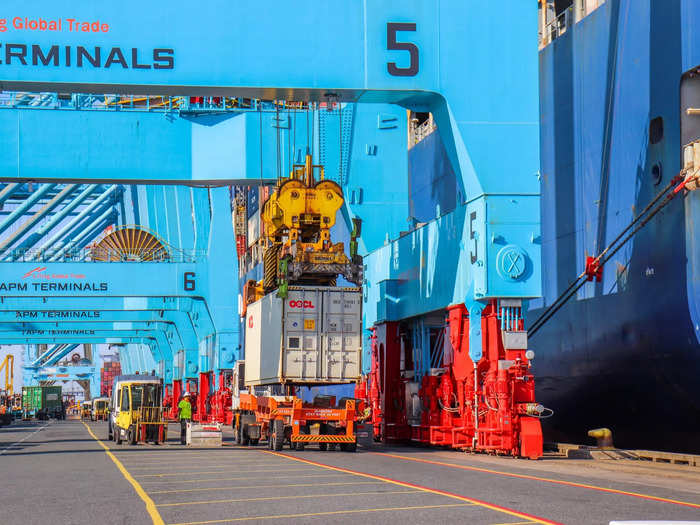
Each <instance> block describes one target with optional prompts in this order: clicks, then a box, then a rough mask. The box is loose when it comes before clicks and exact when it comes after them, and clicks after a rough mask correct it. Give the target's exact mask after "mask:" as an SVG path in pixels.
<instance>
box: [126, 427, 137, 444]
mask: <svg viewBox="0 0 700 525" xmlns="http://www.w3.org/2000/svg"><path fill="white" fill-rule="evenodd" d="M126 437H127V439H128V442H129V445H135V444H136V441H137V438H138V428H136V425H131V426H130V427H129V432H128V433H127V434H126Z"/></svg>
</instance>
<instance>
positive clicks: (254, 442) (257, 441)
mask: <svg viewBox="0 0 700 525" xmlns="http://www.w3.org/2000/svg"><path fill="white" fill-rule="evenodd" d="M259 442H260V439H259V438H256V439H251V440H250V446H251V447H254V446H256V445H257V444H258V443H259Z"/></svg>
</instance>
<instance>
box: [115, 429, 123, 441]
mask: <svg viewBox="0 0 700 525" xmlns="http://www.w3.org/2000/svg"><path fill="white" fill-rule="evenodd" d="M114 440H115V443H116V444H117V445H121V444H122V430H121V428H119V427H117V430H116V432H115V433H114Z"/></svg>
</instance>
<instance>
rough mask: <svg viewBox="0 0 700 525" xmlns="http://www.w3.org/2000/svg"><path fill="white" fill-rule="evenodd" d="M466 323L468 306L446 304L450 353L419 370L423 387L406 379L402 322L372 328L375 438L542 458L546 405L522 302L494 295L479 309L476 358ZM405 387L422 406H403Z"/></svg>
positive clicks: (411, 368)
mask: <svg viewBox="0 0 700 525" xmlns="http://www.w3.org/2000/svg"><path fill="white" fill-rule="evenodd" d="M469 323H470V318H469V312H468V310H467V308H466V307H465V305H463V304H460V305H455V306H451V307H449V308H448V309H447V324H448V326H449V346H451V351H445V352H444V357H443V362H442V366H441V367H440V368H437V369H431V371H430V373H429V374H426V375H424V376H423V377H422V379H421V382H420V386H418V385H417V383H414V382H411V380H410V379H409V378H410V377H413V375H412V372H414V364H413V362H412V358H411V355H410V352H408V350H406V356H404V359H402V356H401V352H402V350H401V348H402V344H401V337H400V325H399V323H396V322H388V323H384V324H381V325H377V326H375V327H374V329H373V336H372V368H371V372H370V375H369V382H370V385H369V404H370V406H371V407H372V423H373V425H374V429H375V437H379V438H381V440H382V441H384V442H387V441H398V440H405V439H407V438H408V437H411V438H412V440H413V441H417V442H421V443H426V444H433V445H442V446H444V445H447V446H451V447H454V448H459V449H469V450H474V451H481V452H490V453H496V454H508V455H513V456H524V457H528V458H533V459H536V458H538V457H540V456H541V455H542V430H541V426H540V421H539V418H540V417H541V416H542V413H543V410H546V409H544V408H543V407H542V406H541V405H539V404H537V403H536V402H535V382H534V377H533V375H532V373H531V370H530V369H531V364H530V358H531V357H532V356H531V354H529V353H528V352H527V333H526V332H525V331H524V329H523V328H524V327H523V317H522V311H521V306H520V302H517V301H501V302H500V303H499V302H497V301H491V302H490V303H489V304H488V305H486V306H485V307H484V309H483V311H482V312H481V318H480V320H479V323H480V327H481V344H482V357H481V359H479V361H478V362H477V363H474V362H473V361H472V360H471V357H470V355H469ZM421 351H429V350H426V349H422V350H421ZM409 387H410V388H411V389H413V390H411V391H410V392H411V393H412V396H411V399H413V398H414V397H415V395H417V396H418V398H419V399H420V404H419V408H416V405H415V403H413V401H411V403H413V404H412V406H407V399H406V398H407V395H406V392H407V390H406V389H407V388H409ZM416 389H417V393H416ZM365 391H366V390H365ZM409 422H410V426H409Z"/></svg>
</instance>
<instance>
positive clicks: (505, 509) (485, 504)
mask: <svg viewBox="0 0 700 525" xmlns="http://www.w3.org/2000/svg"><path fill="white" fill-rule="evenodd" d="M260 452H263V453H264V454H273V455H275V456H279V457H283V458H287V459H291V460H293V461H300V462H302V463H307V464H309V465H315V466H317V467H322V468H326V469H329V470H335V471H338V472H344V473H346V474H354V475H355V476H362V477H365V478H370V479H378V480H381V481H385V482H387V483H392V484H394V485H399V486H401V487H409V488H413V489H419V490H421V491H423V492H429V493H431V494H438V495H440V496H447V497H448V498H452V499H457V500H460V501H466V502H469V503H473V504H474V505H478V506H480V507H484V508H487V509H490V510H494V511H497V512H502V513H504V514H509V515H511V516H515V517H516V518H521V519H523V518H524V519H526V520H528V521H532V522H533V523H543V524H545V525H561V524H560V523H559V522H557V521H552V520H548V519H546V518H540V517H538V516H533V515H531V514H527V513H525V512H520V511H517V510H513V509H509V508H508V507H502V506H500V505H496V504H494V503H488V502H486V501H481V500H478V499H475V498H469V497H466V496H461V495H459V494H455V493H453V492H447V491H445V490H440V489H431V488H429V487H424V486H422V485H416V484H415V483H409V482H407V481H399V480H397V479H392V478H387V477H385V476H378V475H376V474H367V473H366V472H359V471H357V470H350V469H347V468H342V467H334V466H332V465H326V464H325V463H318V462H316V461H311V460H310V459H302V458H297V457H294V456H290V455H287V454H284V453H282V452H273V451H271V450H261V451H260Z"/></svg>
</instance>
